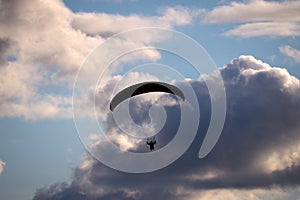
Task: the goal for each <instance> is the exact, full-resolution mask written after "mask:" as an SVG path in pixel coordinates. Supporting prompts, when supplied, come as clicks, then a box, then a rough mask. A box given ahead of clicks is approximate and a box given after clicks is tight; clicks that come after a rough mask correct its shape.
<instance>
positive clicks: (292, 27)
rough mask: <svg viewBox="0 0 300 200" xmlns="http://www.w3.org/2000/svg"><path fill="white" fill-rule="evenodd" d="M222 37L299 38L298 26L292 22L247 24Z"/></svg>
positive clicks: (299, 28) (299, 30)
mask: <svg viewBox="0 0 300 200" xmlns="http://www.w3.org/2000/svg"><path fill="white" fill-rule="evenodd" d="M224 35H226V36H239V37H242V38H249V37H257V36H272V37H278V36H299V35H300V25H299V24H297V23H292V22H257V23H247V24H243V25H240V26H237V27H236V28H233V29H231V30H229V31H227V32H225V33H224Z"/></svg>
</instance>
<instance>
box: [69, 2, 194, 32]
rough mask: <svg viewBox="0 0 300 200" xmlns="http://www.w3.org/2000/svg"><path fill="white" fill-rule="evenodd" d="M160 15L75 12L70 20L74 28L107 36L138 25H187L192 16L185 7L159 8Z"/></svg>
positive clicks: (166, 26)
mask: <svg viewBox="0 0 300 200" xmlns="http://www.w3.org/2000/svg"><path fill="white" fill-rule="evenodd" d="M159 12H160V14H161V16H150V17H146V16H142V15H136V14H131V15H129V16H124V15H118V14H106V13H76V14H75V15H74V18H73V20H72V22H71V24H72V26H73V27H74V28H75V29H78V30H80V31H82V32H84V33H87V34H90V35H97V34H99V35H101V36H102V37H108V36H110V35H112V34H114V33H118V32H121V31H125V30H129V29H134V28H138V27H153V26H154V27H164V28H171V27H172V26H175V25H188V24H191V23H192V20H193V16H192V14H191V12H190V10H189V9H188V8H186V7H179V6H178V7H167V8H164V9H160V10H159Z"/></svg>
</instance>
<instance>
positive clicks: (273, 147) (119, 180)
mask: <svg viewBox="0 0 300 200" xmlns="http://www.w3.org/2000/svg"><path fill="white" fill-rule="evenodd" d="M220 72H221V74H222V77H223V79H224V83H225V87H226V92H227V117H226V122H225V126H224V129H223V132H222V135H221V137H220V140H219V141H218V143H217V144H216V146H215V148H214V149H213V150H212V152H211V153H210V154H209V155H208V156H207V157H205V158H203V159H198V157H197V155H198V151H199V148H200V146H201V143H202V141H203V138H204V135H205V133H206V130H207V128H208V125H209V121H210V98H209V94H208V90H207V88H206V85H205V83H204V82H203V81H201V79H200V80H189V83H190V84H191V85H192V87H193V89H194V90H195V91H196V93H197V98H198V99H199V105H200V108H201V110H200V111H201V119H200V122H199V129H198V133H197V136H196V138H195V140H194V142H193V143H192V145H191V146H190V148H189V149H188V150H187V151H186V152H185V153H184V154H183V155H182V157H181V158H179V159H178V160H177V161H175V162H174V163H173V164H171V165H170V166H168V167H166V168H163V169H161V170H158V171H155V172H151V173H146V174H129V173H123V172H119V171H115V170H113V169H110V168H108V167H106V166H104V165H103V164H101V163H100V162H98V161H96V160H94V159H93V158H91V157H89V156H86V157H85V158H84V160H83V162H82V163H81V164H80V165H79V166H78V167H77V168H76V169H75V171H74V180H73V182H72V183H71V184H56V185H53V186H50V187H48V188H47V187H45V188H41V189H39V190H37V191H36V195H35V197H34V199H35V200H42V199H58V198H59V199H63V200H65V199H146V200H147V199H189V200H192V199H207V198H210V199H224V198H225V197H228V199H243V198H244V199H264V198H271V197H273V196H272V195H274V193H276V194H278V197H279V199H281V198H282V199H284V198H289V195H291V194H288V193H286V192H285V191H284V190H282V189H281V187H288V186H298V185H299V184H300V182H299V180H300V177H299V173H298V172H299V169H300V162H299V158H300V156H299V153H298V152H299V145H300V142H299V141H300V136H299V131H300V125H299V123H298V121H299V119H300V110H299V108H300V103H299V102H300V101H299V100H300V82H299V80H298V79H297V78H295V77H293V76H291V75H290V74H289V73H288V72H287V70H285V69H283V68H277V67H272V66H270V65H269V64H267V63H264V62H262V61H260V60H257V59H255V58H254V57H252V56H240V57H239V58H236V59H234V60H232V62H231V63H230V64H228V65H225V66H224V67H223V68H221V69H220ZM207 76H211V78H214V76H213V74H211V75H207ZM133 103H135V102H133ZM148 104H149V103H148ZM144 106H145V107H147V101H145V104H144ZM177 109H178V105H177V104H174V105H169V106H167V107H166V110H167V114H168V118H167V121H166V125H165V127H163V129H162V130H161V131H160V132H159V133H158V135H157V140H158V141H159V143H160V144H162V145H165V144H167V143H168V142H169V141H170V140H171V139H172V138H173V137H174V134H176V126H174V125H175V124H177V123H178V120H179V121H180V117H179V118H178V114H179V113H178V110H177ZM142 113H143V112H142ZM139 114H141V112H140V110H139ZM132 115H133V116H134V115H137V113H136V112H135V111H134V110H133V113H132ZM107 120H108V121H109V120H110V118H107ZM143 120H147V119H146V118H140V119H138V121H143ZM109 122H110V121H109ZM110 123H111V126H113V124H112V122H110ZM111 130H112V129H108V133H110V132H109V131H111ZM115 137H118V136H116V135H115ZM119 137H122V135H121V134H119ZM97 142H98V143H96V144H95V150H97V148H96V147H97V145H103V144H101V143H99V140H97ZM118 142H119V143H124V144H127V142H128V141H126V140H119V141H118ZM144 145H145V144H144V143H143V141H142V142H137V143H132V146H127V147H128V148H127V150H130V149H134V151H138V152H139V151H141V152H142V151H143V149H144V148H143V147H144ZM132 147H134V148H132ZM161 147H162V146H159V148H161ZM291 198H292V197H291Z"/></svg>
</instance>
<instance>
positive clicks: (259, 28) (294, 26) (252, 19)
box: [203, 0, 300, 37]
mask: <svg viewBox="0 0 300 200" xmlns="http://www.w3.org/2000/svg"><path fill="white" fill-rule="evenodd" d="M299 10H300V1H281V2H276V1H270V2H269V1H264V0H250V1H248V2H246V3H244V2H243V3H238V2H232V3H230V4H229V5H224V6H219V7H216V8H214V9H213V10H211V11H208V12H207V13H206V14H205V16H204V18H203V22H204V23H242V25H238V26H237V27H235V28H233V29H231V30H229V31H227V32H226V33H225V35H227V36H240V37H255V36H299V32H300V24H299V22H300V12H299Z"/></svg>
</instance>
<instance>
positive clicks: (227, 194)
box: [184, 188, 288, 200]
mask: <svg viewBox="0 0 300 200" xmlns="http://www.w3.org/2000/svg"><path fill="white" fill-rule="evenodd" d="M184 193H186V195H187V196H188V197H187V198H184V200H206V199H210V200H223V199H231V200H264V199H273V198H274V196H276V199H284V198H286V197H287V196H288V194H287V192H285V191H283V190H281V189H278V188H271V189H270V190H267V189H249V190H237V189H214V190H207V191H197V190H196V191H185V192H184Z"/></svg>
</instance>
